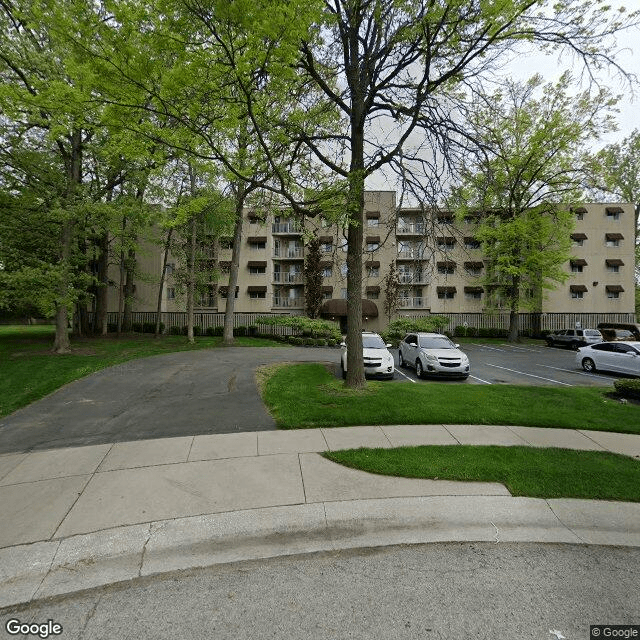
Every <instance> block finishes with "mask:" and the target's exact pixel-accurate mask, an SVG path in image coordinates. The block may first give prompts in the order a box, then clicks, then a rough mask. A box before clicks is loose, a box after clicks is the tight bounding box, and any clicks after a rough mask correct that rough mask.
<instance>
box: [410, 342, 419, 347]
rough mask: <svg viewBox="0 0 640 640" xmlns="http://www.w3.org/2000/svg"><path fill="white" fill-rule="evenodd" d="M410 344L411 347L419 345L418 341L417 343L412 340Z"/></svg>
mask: <svg viewBox="0 0 640 640" xmlns="http://www.w3.org/2000/svg"><path fill="white" fill-rule="evenodd" d="M409 346H410V347H417V346H418V343H417V342H410V343H409Z"/></svg>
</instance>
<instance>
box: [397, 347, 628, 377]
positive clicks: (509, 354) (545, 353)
mask: <svg viewBox="0 0 640 640" xmlns="http://www.w3.org/2000/svg"><path fill="white" fill-rule="evenodd" d="M462 350H463V351H464V352H465V353H467V355H468V356H469V359H470V361H471V375H470V376H469V378H468V379H467V380H466V382H464V383H462V384H465V383H466V384H524V385H535V386H557V387H571V386H583V387H584V386H589V387H612V388H613V381H614V380H615V379H616V378H618V377H620V376H619V375H617V374H609V373H601V372H597V373H592V374H589V373H586V372H585V371H582V369H580V368H579V367H578V366H577V365H576V362H575V358H576V353H575V351H571V350H569V349H560V348H550V347H547V346H544V345H536V344H533V345H530V344H523V345H510V344H506V343H503V344H500V343H497V344H495V345H484V344H479V343H466V344H464V345H462ZM395 358H396V363H397V362H398V356H397V352H396V354H395ZM397 371H398V373H397V374H396V378H397V379H398V380H413V381H416V380H417V378H416V375H415V371H414V370H413V369H398V370H397ZM449 382H450V383H451V384H461V381H459V380H451V381H449Z"/></svg>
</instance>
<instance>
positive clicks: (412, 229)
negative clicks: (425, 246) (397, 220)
mask: <svg viewBox="0 0 640 640" xmlns="http://www.w3.org/2000/svg"><path fill="white" fill-rule="evenodd" d="M424 232H425V224H424V222H411V223H405V224H399V225H398V227H397V231H396V233H397V234H398V235H414V236H423V235H424Z"/></svg>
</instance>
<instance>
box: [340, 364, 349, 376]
mask: <svg viewBox="0 0 640 640" xmlns="http://www.w3.org/2000/svg"><path fill="white" fill-rule="evenodd" d="M340 371H341V372H342V379H343V380H346V379H347V372H346V371H345V370H344V365H343V364H342V362H341V363H340Z"/></svg>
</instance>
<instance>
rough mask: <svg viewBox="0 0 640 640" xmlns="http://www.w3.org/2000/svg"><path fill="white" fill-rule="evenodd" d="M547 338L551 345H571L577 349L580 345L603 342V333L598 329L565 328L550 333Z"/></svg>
mask: <svg viewBox="0 0 640 640" xmlns="http://www.w3.org/2000/svg"><path fill="white" fill-rule="evenodd" d="M545 340H546V341H547V345H548V346H549V347H554V346H556V345H557V346H559V347H569V348H570V349H573V350H574V351H577V350H578V349H579V348H580V347H586V346H587V345H589V344H596V343H597V342H602V341H603V337H602V334H601V333H600V332H599V331H598V330H597V329H563V330H562V331H554V332H553V333H550V334H549V335H548V336H547V337H546V338H545Z"/></svg>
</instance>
